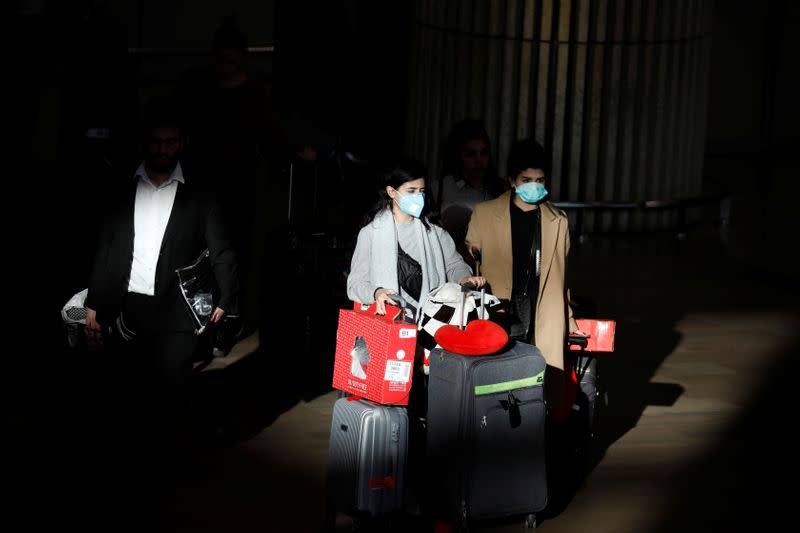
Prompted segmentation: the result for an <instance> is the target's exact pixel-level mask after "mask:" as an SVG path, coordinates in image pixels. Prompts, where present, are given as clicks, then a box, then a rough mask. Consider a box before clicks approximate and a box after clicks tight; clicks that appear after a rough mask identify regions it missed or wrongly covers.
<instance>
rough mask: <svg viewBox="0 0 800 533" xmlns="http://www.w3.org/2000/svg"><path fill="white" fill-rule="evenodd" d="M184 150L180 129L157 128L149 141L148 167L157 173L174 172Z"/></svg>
mask: <svg viewBox="0 0 800 533" xmlns="http://www.w3.org/2000/svg"><path fill="white" fill-rule="evenodd" d="M182 148H183V141H181V137H180V131H178V128H155V129H154V130H153V131H152V133H151V134H150V137H149V138H148V140H147V165H148V166H149V167H150V168H151V169H153V170H154V171H156V172H172V171H173V170H175V167H176V166H177V164H178V158H179V157H180V153H181V149H182Z"/></svg>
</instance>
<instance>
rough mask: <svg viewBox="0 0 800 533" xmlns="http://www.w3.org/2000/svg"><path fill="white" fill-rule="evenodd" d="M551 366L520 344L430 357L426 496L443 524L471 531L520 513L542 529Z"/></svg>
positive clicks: (436, 353)
mask: <svg viewBox="0 0 800 533" xmlns="http://www.w3.org/2000/svg"><path fill="white" fill-rule="evenodd" d="M545 366H546V365H545V360H544V357H542V354H541V352H540V351H539V350H538V348H536V347H535V346H532V345H529V344H524V343H521V342H517V343H515V344H513V345H512V346H511V348H509V349H507V350H505V351H504V352H502V353H500V354H496V355H490V356H482V357H469V356H463V355H458V354H454V353H449V352H447V351H444V350H441V349H437V350H435V351H434V353H432V354H431V364H430V380H429V385H428V416H427V460H428V472H429V474H430V480H431V483H429V490H430V494H429V495H428V497H429V499H430V501H431V503H432V505H433V509H432V510H433V512H434V513H435V514H438V515H439V518H444V519H448V520H452V521H457V522H460V523H461V524H462V526H464V527H466V526H467V525H468V524H469V522H470V521H472V520H481V519H488V518H500V517H511V516H514V515H519V516H520V517H523V516H524V517H525V522H526V525H527V527H530V528H533V527H535V526H536V513H537V512H539V511H541V510H542V509H544V507H545V505H546V504H547V477H546V469H545V417H546V409H545V403H544V373H545Z"/></svg>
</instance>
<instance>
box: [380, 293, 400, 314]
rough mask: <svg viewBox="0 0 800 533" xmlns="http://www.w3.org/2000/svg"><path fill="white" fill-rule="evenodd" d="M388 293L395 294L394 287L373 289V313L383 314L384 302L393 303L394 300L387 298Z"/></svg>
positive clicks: (384, 310) (384, 312)
mask: <svg viewBox="0 0 800 533" xmlns="http://www.w3.org/2000/svg"><path fill="white" fill-rule="evenodd" d="M390 294H397V291H396V290H394V289H378V290H376V291H375V314H376V315H385V314H386V304H387V303H388V304H393V303H394V300H392V299H391V298H389V295H390Z"/></svg>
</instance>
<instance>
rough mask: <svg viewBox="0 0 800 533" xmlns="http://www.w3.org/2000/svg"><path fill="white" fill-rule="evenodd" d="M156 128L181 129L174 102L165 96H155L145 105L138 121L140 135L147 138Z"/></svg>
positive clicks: (178, 114)
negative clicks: (162, 97)
mask: <svg viewBox="0 0 800 533" xmlns="http://www.w3.org/2000/svg"><path fill="white" fill-rule="evenodd" d="M157 128H176V129H178V130H179V131H180V130H182V127H181V117H180V113H179V112H178V110H177V108H176V106H175V105H174V102H172V101H170V100H169V99H167V98H164V99H161V98H156V99H153V100H150V101H149V102H148V103H147V104H146V105H145V110H144V114H143V116H142V120H141V122H140V131H141V133H142V135H143V136H144V138H147V136H149V135H150V134H151V133H152V132H153V130H155V129H157Z"/></svg>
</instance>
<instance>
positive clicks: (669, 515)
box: [42, 233, 800, 533]
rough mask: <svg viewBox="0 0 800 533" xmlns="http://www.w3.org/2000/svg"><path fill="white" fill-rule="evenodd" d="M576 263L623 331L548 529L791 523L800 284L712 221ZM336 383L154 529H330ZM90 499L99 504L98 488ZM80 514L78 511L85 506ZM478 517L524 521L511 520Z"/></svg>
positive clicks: (277, 424) (581, 284)
mask: <svg viewBox="0 0 800 533" xmlns="http://www.w3.org/2000/svg"><path fill="white" fill-rule="evenodd" d="M571 267H572V268H573V272H574V275H575V276H574V279H573V282H572V286H573V293H574V294H575V296H576V299H577V298H580V299H582V301H590V302H593V304H594V306H595V307H596V310H595V311H596V314H597V315H598V316H600V317H607V318H613V319H615V320H617V322H618V329H617V345H616V351H615V353H614V354H610V355H607V356H604V358H603V359H602V361H601V365H602V366H601V375H602V378H603V381H604V383H605V386H606V388H607V390H608V406H607V409H605V411H604V413H603V417H602V418H601V421H600V429H599V435H598V442H597V444H598V453H597V460H596V461H595V463H594V464H593V465H592V468H591V470H590V471H589V473H588V475H587V477H586V478H585V479H584V481H583V483H582V484H581V485H580V486H579V487H577V490H576V491H575V492H574V496H573V497H572V498H571V499H569V500H568V501H566V502H565V504H564V505H563V508H562V509H560V510H558V511H557V512H551V513H547V514H545V515H544V516H542V517H541V519H540V523H539V529H540V530H542V531H546V532H552V533H561V532H570V533H573V532H575V531H591V532H592V533H604V532H609V533H610V532H614V533H642V532H645V533H646V532H661V531H692V532H694V531H697V532H701V531H702V532H706V531H740V530H748V531H767V530H770V531H781V530H785V529H786V528H788V527H789V524H791V523H792V522H791V521H789V518H790V517H791V515H792V509H793V505H795V504H794V501H793V497H792V496H791V492H792V487H793V486H794V482H795V481H796V479H797V478H796V477H795V476H793V475H792V474H791V472H792V471H796V466H795V465H794V464H793V463H796V460H795V459H794V458H795V457H796V455H797V447H796V446H794V445H792V444H791V442H790V441H789V440H788V438H787V437H786V432H787V431H788V430H789V429H791V425H792V420H796V419H797V414H796V413H797V401H796V399H795V398H796V395H795V394H794V393H793V391H792V387H794V385H795V383H794V381H795V380H794V379H793V378H792V375H793V374H794V373H792V372H791V370H792V366H791V363H793V362H794V361H793V356H795V355H796V354H797V352H798V348H797V346H798V339H799V338H800V334H799V333H798V331H800V330H798V325H799V324H800V320H798V318H799V317H798V314H797V313H796V308H797V307H798V306H797V302H796V300H795V296H796V295H797V290H796V289H794V288H793V287H791V286H790V285H788V284H787V282H786V281H785V280H780V279H775V278H774V277H770V276H768V275H763V274H761V273H759V272H757V271H753V270H750V269H747V268H744V267H742V266H741V265H738V264H737V263H736V262H734V261H732V260H730V259H728V258H727V257H726V253H725V250H724V248H723V247H722V246H721V245H720V244H719V242H718V241H717V240H715V238H714V235H713V233H711V234H708V235H702V234H697V235H690V238H689V240H687V241H683V242H676V241H674V240H672V239H671V238H669V237H668V236H666V237H665V236H658V237H651V238H643V237H626V238H622V237H606V238H596V239H591V240H588V241H587V242H585V243H583V244H581V245H577V244H576V245H575V250H574V257H573V262H572V264H571ZM330 355H331V354H323V355H321V356H320V357H323V356H324V357H328V356H330ZM273 356H274V357H280V354H273ZM314 364H315V361H313V360H310V361H300V362H297V364H296V365H294V366H293V368H294V369H295V371H296V374H295V376H294V377H291V376H276V377H275V379H280V380H286V379H299V380H302V379H303V378H302V373H303V371H304V369H307V368H309V367H310V366H313V365H314ZM316 364H319V363H316ZM225 372H227V370H226V371H225ZM220 375H224V374H220ZM284 386H285V385H284ZM335 398H336V395H335V393H334V392H331V391H327V392H325V391H322V393H321V394H320V395H317V396H315V397H307V398H306V399H302V400H299V401H295V399H290V400H288V401H287V406H286V407H287V409H286V410H285V411H284V412H282V413H281V414H279V415H278V416H277V418H274V419H268V420H265V422H264V424H263V425H264V426H265V427H263V429H260V430H256V431H253V432H251V433H250V434H247V435H245V436H242V437H241V438H237V439H229V440H227V441H225V444H219V445H216V446H208V447H207V448H204V450H203V451H202V452H198V453H196V454H195V455H194V456H193V459H192V460H191V465H190V466H191V468H190V469H189V473H187V474H184V475H182V476H180V477H179V479H178V480H177V481H176V482H174V484H172V485H171V486H169V487H167V490H163V491H160V493H161V495H160V496H159V497H158V503H157V507H158V512H157V513H156V514H155V516H156V518H155V519H154V520H155V522H156V523H155V524H153V528H154V529H156V528H158V529H160V530H164V531H181V532H193V531H198V532H212V531H219V532H266V531H286V532H293V531H298V532H299V531H320V530H321V529H322V524H323V522H324V520H323V518H324V509H325V491H326V484H325V469H326V460H327V453H328V433H329V425H330V417H331V412H332V405H333V402H334V401H335ZM252 401H254V402H257V401H259V400H258V396H254V397H253V399H252ZM237 405H242V403H241V400H239V403H238V404H237ZM229 414H230V413H229ZM230 415H231V416H236V414H235V413H233V414H230ZM59 438H60V437H59ZM58 442H59V440H58V438H54V440H53V441H52V444H53V446H58ZM59 486H61V487H68V486H70V484H68V483H64V482H63V480H62V481H61V482H60V483H59ZM162 488H163V487H162ZM71 501H73V505H75V503H76V502H78V501H81V500H80V498H77V497H76V498H73V500H71ZM82 503H83V504H85V506H86V507H85V509H83V510H82V511H83V512H85V513H87V514H91V513H92V511H91V508H92V505H93V502H92V501H85V502H82ZM42 511H43V512H46V509H42ZM131 512H134V513H135V512H136V510H135V509H132V510H131ZM69 515H70V517H71V518H72V519H74V520H78V522H76V525H77V524H79V523H80V522H79V519H78V518H76V517H79V516H81V512H76V511H75V510H74V509H73V510H72V511H71V512H70V513H69ZM118 518H119V520H120V522H121V523H122V522H124V520H125V517H118ZM337 526H338V527H337V529H338V530H340V531H347V530H348V529H349V520H348V518H347V517H346V516H343V515H340V516H339V517H338V520H337ZM115 529H117V528H115V526H114V525H113V524H111V525H109V528H108V531H114V530H115ZM476 529H477V530H479V531H520V530H521V529H522V527H521V521H519V522H518V521H514V522H505V523H493V524H481V525H479V526H478V527H477V528H476ZM792 529H794V528H792Z"/></svg>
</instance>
